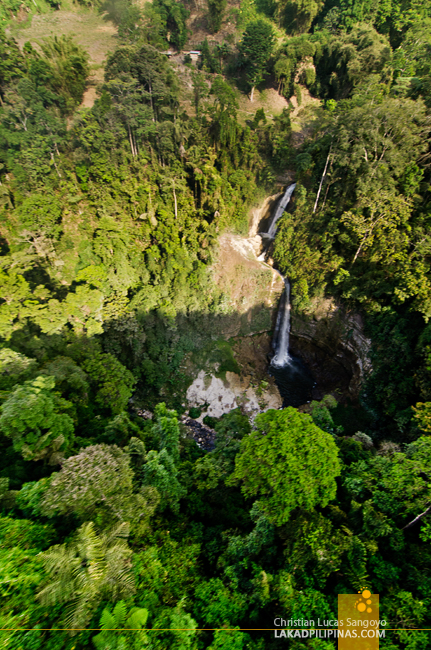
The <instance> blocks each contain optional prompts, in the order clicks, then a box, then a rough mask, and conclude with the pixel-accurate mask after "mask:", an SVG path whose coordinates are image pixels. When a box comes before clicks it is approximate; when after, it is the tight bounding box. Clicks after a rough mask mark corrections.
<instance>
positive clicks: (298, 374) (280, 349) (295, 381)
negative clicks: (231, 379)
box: [259, 183, 315, 407]
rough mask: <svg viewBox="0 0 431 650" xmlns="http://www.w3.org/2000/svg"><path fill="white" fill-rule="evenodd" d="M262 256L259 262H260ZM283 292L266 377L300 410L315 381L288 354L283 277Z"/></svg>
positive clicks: (279, 211)
mask: <svg viewBox="0 0 431 650" xmlns="http://www.w3.org/2000/svg"><path fill="white" fill-rule="evenodd" d="M295 186H296V184H295V183H293V184H292V185H290V186H289V187H288V188H287V189H286V191H285V193H284V195H283V196H282V198H281V199H280V201H279V203H278V205H277V208H276V210H275V213H274V216H273V218H272V219H271V222H270V224H269V228H268V232H267V233H260V234H261V237H262V239H263V240H265V239H266V240H270V241H272V240H273V239H274V238H275V235H276V232H277V221H278V220H279V219H280V217H281V216H282V215H283V213H284V211H285V209H286V207H287V205H288V204H289V201H290V198H291V196H292V194H293V191H294V189H295ZM265 255H266V253H265V252H264V253H263V254H262V255H261V256H260V258H259V259H261V260H263V259H264V258H265ZM280 276H281V277H282V279H283V282H284V287H285V289H284V291H283V294H282V296H281V298H280V304H279V306H278V312H277V321H276V325H275V330H274V335H273V339H272V349H273V351H274V355H273V357H272V359H271V363H270V367H269V374H270V375H271V376H272V377H274V379H275V383H276V384H277V388H278V390H279V392H280V395H281V397H282V398H283V406H284V407H286V406H296V407H297V406H301V404H305V403H306V402H309V401H310V399H311V391H312V389H313V386H314V385H315V381H314V379H313V377H312V375H311V373H310V371H309V370H308V368H307V366H306V365H305V364H304V363H303V362H302V361H301V359H298V358H297V357H293V356H292V355H291V354H290V353H289V336H290V282H289V279H288V278H285V277H284V276H283V275H281V273H280Z"/></svg>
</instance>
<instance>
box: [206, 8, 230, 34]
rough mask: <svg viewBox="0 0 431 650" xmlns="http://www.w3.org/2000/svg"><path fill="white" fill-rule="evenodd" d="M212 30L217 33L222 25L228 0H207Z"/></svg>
mask: <svg viewBox="0 0 431 650" xmlns="http://www.w3.org/2000/svg"><path fill="white" fill-rule="evenodd" d="M207 3H208V13H209V22H210V28H211V31H212V32H213V33H214V34H216V33H217V32H218V31H219V30H220V27H221V24H222V20H223V16H224V12H225V10H226V6H227V0H207Z"/></svg>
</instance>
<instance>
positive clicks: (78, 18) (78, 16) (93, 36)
mask: <svg viewBox="0 0 431 650" xmlns="http://www.w3.org/2000/svg"><path fill="white" fill-rule="evenodd" d="M36 1H37V0H36ZM63 5H65V6H66V8H64V9H60V10H59V11H51V12H50V13H40V14H33V15H30V16H29V18H28V20H27V21H26V22H25V23H21V24H18V23H12V24H10V25H9V31H10V33H11V34H12V36H13V37H14V38H15V39H16V40H17V41H18V44H19V46H20V47H23V45H24V43H26V42H27V41H30V43H31V44H32V45H34V46H35V47H37V44H38V41H40V40H42V39H43V38H46V37H48V36H61V35H63V34H64V35H67V36H73V37H74V38H75V40H76V41H77V42H78V43H79V44H80V45H82V46H83V47H84V48H85V49H86V50H87V52H88V54H89V57H90V65H91V70H92V73H91V76H90V78H89V85H90V87H89V89H88V90H87V91H86V93H85V96H84V101H83V105H84V106H91V105H92V103H93V102H94V99H95V97H96V92H95V85H96V84H97V83H100V82H101V81H103V63H104V61H105V59H106V56H107V54H108V52H110V51H112V50H114V49H115V47H116V45H117V29H116V27H115V25H114V24H113V23H112V22H111V21H109V20H107V19H106V17H105V16H104V15H102V14H100V13H98V12H97V11H96V10H94V9H84V8H77V7H76V6H74V5H73V4H72V3H71V2H70V3H68V4H67V5H66V3H63ZM91 100H92V101H91Z"/></svg>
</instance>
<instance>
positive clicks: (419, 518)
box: [401, 506, 431, 530]
mask: <svg viewBox="0 0 431 650" xmlns="http://www.w3.org/2000/svg"><path fill="white" fill-rule="evenodd" d="M429 512H431V506H428V508H427V509H426V510H424V512H421V514H420V515H418V516H417V517H415V518H414V519H413V521H411V522H410V523H409V524H407V526H404V528H402V529H401V530H406V528H410V527H411V526H413V525H414V524H415V523H416V522H417V521H420V520H421V519H422V517H425V516H426V515H427V514H428V513H429Z"/></svg>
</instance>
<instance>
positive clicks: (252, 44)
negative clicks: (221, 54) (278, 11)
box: [239, 20, 275, 101]
mask: <svg viewBox="0 0 431 650" xmlns="http://www.w3.org/2000/svg"><path fill="white" fill-rule="evenodd" d="M274 39H275V36H274V30H273V28H272V26H271V24H270V23H269V22H267V21H265V20H255V21H254V22H251V23H249V24H248V25H247V28H246V30H245V32H244V34H243V35H242V40H241V42H240V45H239V51H240V54H241V58H242V63H243V65H244V67H245V72H246V76H247V81H248V83H249V84H250V87H251V92H250V101H253V93H254V89H255V87H256V86H257V85H259V84H260V83H261V82H262V81H263V79H264V73H265V68H266V65H267V63H268V60H269V57H270V56H271V54H272V49H273V47H274Z"/></svg>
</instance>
